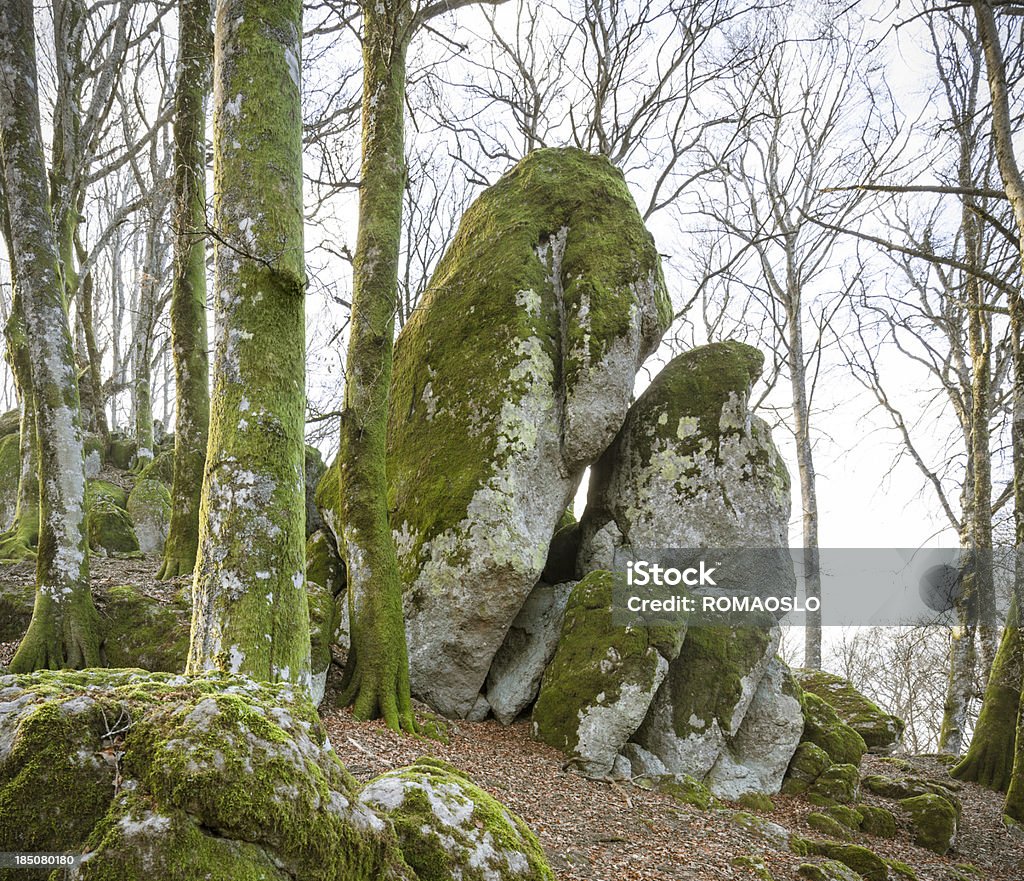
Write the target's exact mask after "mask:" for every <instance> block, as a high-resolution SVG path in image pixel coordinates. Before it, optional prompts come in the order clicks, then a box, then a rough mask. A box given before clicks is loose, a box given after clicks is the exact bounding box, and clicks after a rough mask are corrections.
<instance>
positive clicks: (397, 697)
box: [338, 644, 419, 734]
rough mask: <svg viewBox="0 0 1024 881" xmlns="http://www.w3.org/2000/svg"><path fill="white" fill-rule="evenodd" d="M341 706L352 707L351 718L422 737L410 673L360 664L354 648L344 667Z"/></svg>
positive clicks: (381, 666)
mask: <svg viewBox="0 0 1024 881" xmlns="http://www.w3.org/2000/svg"><path fill="white" fill-rule="evenodd" d="M392 667H394V669H392ZM338 702H339V704H340V705H341V706H351V707H352V715H353V716H355V718H356V719H359V720H360V721H364V722H369V721H370V720H372V719H383V720H384V724H385V725H387V726H388V728H390V729H391V730H392V731H401V732H403V733H405V734H418V733H419V731H418V728H417V725H416V717H415V716H414V714H413V711H412V697H411V693H410V690H409V675H408V672H407V671H404V670H401V669H400V668H399V665H397V664H396V665H391V664H388V663H386V662H385V663H378V664H372V665H365V664H360V663H359V658H358V655H357V652H356V648H355V645H354V644H353V646H352V649H351V650H350V652H349V657H348V663H347V664H346V665H345V675H344V678H343V680H342V692H341V697H340V699H339V701H338Z"/></svg>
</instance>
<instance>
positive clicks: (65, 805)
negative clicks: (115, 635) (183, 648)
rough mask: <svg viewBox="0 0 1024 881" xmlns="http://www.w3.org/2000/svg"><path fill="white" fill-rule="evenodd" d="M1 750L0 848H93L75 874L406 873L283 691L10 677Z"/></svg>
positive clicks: (409, 880) (1, 692) (382, 827)
mask: <svg viewBox="0 0 1024 881" xmlns="http://www.w3.org/2000/svg"><path fill="white" fill-rule="evenodd" d="M0 744H3V745H4V748H3V750H0V850H5V851H12V850H35V851H64V852H70V853H88V854H89V856H88V859H87V860H85V862H83V863H82V865H81V867H80V868H79V870H78V875H77V877H78V878H80V879H83V881H100V879H117V881H142V879H149V878H160V879H162V881H193V879H195V878H214V879H223V881H227V879H242V881H255V879H257V878H264V879H273V881H278V879H285V878H294V877H301V878H304V879H310V881H328V879H330V881H337V879H339V878H345V879H352V881H364V879H365V881H371V879H378V878H380V879H392V881H397V879H405V881H413V876H412V874H411V873H410V872H409V870H408V868H407V867H406V866H405V865H404V862H403V861H402V858H401V855H400V852H399V850H398V845H397V840H396V838H395V836H394V833H393V832H392V829H391V826H390V824H389V823H388V822H387V820H386V819H385V818H384V817H382V816H380V815H378V814H377V813H376V812H374V811H373V810H371V809H370V808H368V807H367V806H366V805H365V804H363V803H361V802H359V801H358V799H357V794H356V786H355V784H354V781H353V780H352V778H351V776H350V775H349V774H348V773H347V771H346V770H345V768H344V767H343V766H342V765H341V763H340V762H339V761H338V758H337V756H336V754H335V753H334V752H333V750H332V749H331V748H330V745H329V743H328V741H327V738H326V735H325V733H324V730H323V728H322V726H321V724H320V720H319V718H318V717H317V714H316V711H315V710H314V708H313V706H312V704H311V703H309V701H308V699H307V698H306V697H305V695H304V694H300V693H298V692H295V691H294V690H293V689H292V688H291V687H289V686H287V685H264V684H258V683H255V682H253V681H251V680H248V679H245V678H242V677H234V676H210V677H201V678H187V677H184V676H177V675H171V674H160V673H156V674H151V673H143V672H141V671H138V670H116V671H109V670H91V671H85V672H81V673H67V672H65V673H52V672H41V673H36V674H32V675H30V676H21V677H13V676H5V677H2V678H0ZM21 877H24V878H25V879H31V878H32V877H33V875H32V873H24V875H19V878H21ZM35 877H46V873H39V874H37V875H36V876H35Z"/></svg>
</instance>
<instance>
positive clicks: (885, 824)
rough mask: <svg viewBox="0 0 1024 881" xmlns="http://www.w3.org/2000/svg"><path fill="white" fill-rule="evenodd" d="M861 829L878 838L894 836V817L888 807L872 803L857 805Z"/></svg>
mask: <svg viewBox="0 0 1024 881" xmlns="http://www.w3.org/2000/svg"><path fill="white" fill-rule="evenodd" d="M858 810H859V811H860V814H861V823H860V828H861V831H863V832H866V833H867V834H868V835H875V836H877V837H878V838H895V837H896V818H895V817H894V816H893V813H892V811H890V810H889V809H888V808H882V807H877V806H874V805H859V806H858Z"/></svg>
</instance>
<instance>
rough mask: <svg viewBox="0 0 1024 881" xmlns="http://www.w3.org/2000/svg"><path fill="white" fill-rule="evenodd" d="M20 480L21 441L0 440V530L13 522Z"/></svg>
mask: <svg viewBox="0 0 1024 881" xmlns="http://www.w3.org/2000/svg"><path fill="white" fill-rule="evenodd" d="M20 479H21V441H20V438H19V437H18V435H17V434H16V433H15V434H8V435H7V436H6V437H4V438H0V529H5V528H6V527H8V526H10V525H11V522H12V521H13V520H14V511H15V508H17V506H18V481H19V480H20Z"/></svg>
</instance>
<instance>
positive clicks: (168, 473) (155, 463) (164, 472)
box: [139, 450, 174, 489]
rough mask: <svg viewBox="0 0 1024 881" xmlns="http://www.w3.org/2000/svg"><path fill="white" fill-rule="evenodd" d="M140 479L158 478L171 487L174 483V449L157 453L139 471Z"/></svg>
mask: <svg viewBox="0 0 1024 881" xmlns="http://www.w3.org/2000/svg"><path fill="white" fill-rule="evenodd" d="M139 480H140V481H142V480H158V481H160V483H162V484H163V485H164V486H166V487H167V488H168V489H171V487H172V486H173V485H174V450H164V451H163V452H161V453H157V454H156V455H155V456H154V457H153V458H152V459H150V460H149V461H148V462H147V463H146V464H145V465H144V466H143V467H142V470H140V471H139Z"/></svg>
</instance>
